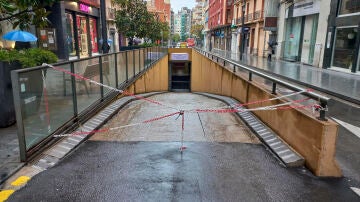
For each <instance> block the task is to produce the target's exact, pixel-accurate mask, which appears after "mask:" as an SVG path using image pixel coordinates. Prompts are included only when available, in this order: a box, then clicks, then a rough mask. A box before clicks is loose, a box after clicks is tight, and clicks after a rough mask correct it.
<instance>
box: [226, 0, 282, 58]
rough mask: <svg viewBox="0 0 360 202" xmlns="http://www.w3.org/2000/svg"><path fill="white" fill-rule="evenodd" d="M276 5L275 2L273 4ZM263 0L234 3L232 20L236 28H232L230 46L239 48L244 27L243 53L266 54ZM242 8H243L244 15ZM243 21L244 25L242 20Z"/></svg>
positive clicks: (267, 36)
mask: <svg viewBox="0 0 360 202" xmlns="http://www.w3.org/2000/svg"><path fill="white" fill-rule="evenodd" d="M275 5H276V4H275ZM264 8H265V0H245V1H244V0H238V1H235V4H234V21H233V24H235V25H236V27H237V29H236V30H235V29H233V38H235V39H236V41H235V40H233V43H232V46H233V49H234V50H237V51H238V50H239V46H240V44H241V43H242V41H241V40H242V39H241V37H240V36H241V30H242V27H244V35H245V36H244V41H243V43H244V53H246V54H252V55H258V56H264V55H266V50H267V42H268V41H269V34H270V33H269V32H267V31H266V30H264ZM242 9H244V16H243V12H242ZM243 21H244V25H242V22H243Z"/></svg>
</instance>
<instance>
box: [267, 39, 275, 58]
mask: <svg viewBox="0 0 360 202" xmlns="http://www.w3.org/2000/svg"><path fill="white" fill-rule="evenodd" d="M274 53H275V51H274V44H273V43H272V42H268V57H267V60H268V61H269V62H271V56H272V54H274Z"/></svg>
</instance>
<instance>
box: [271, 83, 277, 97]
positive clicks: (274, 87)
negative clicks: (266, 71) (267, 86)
mask: <svg viewBox="0 0 360 202" xmlns="http://www.w3.org/2000/svg"><path fill="white" fill-rule="evenodd" d="M271 93H272V94H274V95H276V83H275V82H273V83H272V91H271Z"/></svg>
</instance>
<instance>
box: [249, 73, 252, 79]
mask: <svg viewBox="0 0 360 202" xmlns="http://www.w3.org/2000/svg"><path fill="white" fill-rule="evenodd" d="M249 81H252V72H249Z"/></svg>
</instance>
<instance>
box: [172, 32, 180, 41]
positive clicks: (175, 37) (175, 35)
mask: <svg viewBox="0 0 360 202" xmlns="http://www.w3.org/2000/svg"><path fill="white" fill-rule="evenodd" d="M172 40H173V41H174V42H176V43H177V42H179V41H180V34H178V33H176V34H174V35H173V36H172Z"/></svg>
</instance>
